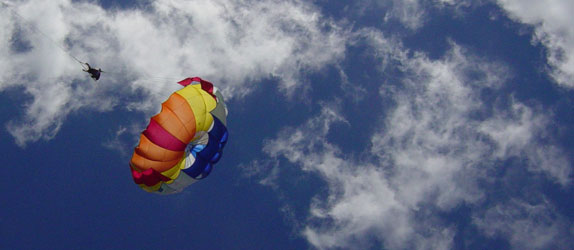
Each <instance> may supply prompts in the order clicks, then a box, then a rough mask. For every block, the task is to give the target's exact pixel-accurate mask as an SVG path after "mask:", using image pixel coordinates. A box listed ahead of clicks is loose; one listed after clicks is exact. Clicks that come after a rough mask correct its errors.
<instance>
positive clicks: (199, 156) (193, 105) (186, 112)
mask: <svg viewBox="0 0 574 250" xmlns="http://www.w3.org/2000/svg"><path fill="white" fill-rule="evenodd" d="M178 83H179V84H181V85H183V86H184V88H182V89H180V90H178V91H176V92H174V93H173V94H172V95H171V96H170V97H169V98H168V99H167V100H166V101H165V102H164V103H162V109H161V112H160V113H159V114H157V115H155V116H153V117H152V118H151V119H150V122H149V125H148V126H147V128H146V130H144V131H143V132H142V134H141V136H140V143H139V145H138V146H137V147H136V148H135V150H134V154H133V156H132V159H131V161H130V167H131V171H132V176H133V178H134V181H135V183H137V184H138V185H139V186H140V187H141V188H143V189H144V190H146V191H148V192H154V193H159V194H171V193H177V192H180V191H182V190H183V189H184V188H185V187H187V186H189V185H190V184H192V183H194V182H195V181H196V180H199V179H203V178H205V177H207V176H208V175H209V173H210V172H211V170H212V169H213V165H214V164H215V163H217V161H219V159H220V157H221V154H222V149H223V147H224V146H225V143H226V142H227V136H228V133H227V128H226V126H227V120H226V117H227V107H226V106H225V102H224V101H223V96H222V95H221V93H220V91H219V90H218V89H217V88H216V87H214V86H213V84H211V83H210V82H208V81H205V80H202V79H201V78H199V77H194V78H187V79H185V80H182V81H180V82H178Z"/></svg>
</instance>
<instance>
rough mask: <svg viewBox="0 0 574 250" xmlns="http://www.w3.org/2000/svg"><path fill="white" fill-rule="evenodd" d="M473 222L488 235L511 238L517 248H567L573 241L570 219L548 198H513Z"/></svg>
mask: <svg viewBox="0 0 574 250" xmlns="http://www.w3.org/2000/svg"><path fill="white" fill-rule="evenodd" d="M473 221H474V223H475V224H476V225H478V227H479V228H480V229H481V230H483V231H484V232H485V234H486V235H488V236H490V237H496V236H498V237H500V236H502V237H504V238H507V239H509V242H510V244H511V245H512V247H513V248H514V249H568V248H570V247H571V246H572V244H573V242H572V236H574V234H572V232H569V228H568V227H569V226H568V224H569V223H568V222H567V221H568V220H567V219H566V218H564V217H563V216H562V215H560V214H559V213H557V212H556V210H555V209H554V208H553V206H552V204H549V203H548V202H546V201H540V202H536V203H535V204H530V203H528V202H524V201H520V200H515V199H512V200H509V201H506V202H502V203H501V204H497V205H495V206H493V207H491V208H489V209H488V210H486V211H485V212H484V213H483V214H481V215H480V216H475V217H474V218H473Z"/></svg>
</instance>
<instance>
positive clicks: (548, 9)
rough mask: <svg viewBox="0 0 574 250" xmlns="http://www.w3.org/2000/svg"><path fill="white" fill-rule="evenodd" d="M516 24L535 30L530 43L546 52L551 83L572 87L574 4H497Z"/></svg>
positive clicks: (531, 0)
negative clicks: (532, 40) (544, 48)
mask: <svg viewBox="0 0 574 250" xmlns="http://www.w3.org/2000/svg"><path fill="white" fill-rule="evenodd" d="M498 3H499V5H500V6H501V8H503V9H505V10H506V11H507V12H508V14H509V16H510V17H511V18H513V19H515V20H516V21H518V22H522V23H526V24H529V25H533V26H534V27H535V37H534V39H535V40H536V41H538V42H541V43H542V44H544V46H546V47H547V48H548V52H547V57H548V62H549V63H550V65H551V67H552V69H551V71H550V74H551V76H552V77H553V78H554V80H555V81H556V82H557V83H559V84H561V85H563V86H566V87H570V88H573V87H574V26H572V23H574V16H573V15H572V13H573V12H574V2H573V1H571V0H498Z"/></svg>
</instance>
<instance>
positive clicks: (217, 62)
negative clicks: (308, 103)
mask: <svg viewBox="0 0 574 250" xmlns="http://www.w3.org/2000/svg"><path fill="white" fill-rule="evenodd" d="M10 8H11V9H7V8H2V16H1V18H0V27H2V31H1V32H2V33H0V34H1V35H2V36H1V37H0V45H2V46H1V49H0V50H2V54H1V56H0V65H1V66H2V69H3V70H2V71H1V72H0V91H3V90H6V89H7V88H8V87H9V86H22V87H23V88H24V89H25V90H24V91H25V92H26V93H28V94H30V97H31V98H32V99H31V100H29V101H27V106H26V108H27V111H26V114H25V115H24V117H22V118H21V120H18V121H12V122H11V123H10V125H9V126H8V127H9V131H10V132H11V133H12V135H13V136H14V137H15V138H16V141H17V142H18V144H20V145H25V144H26V143H28V142H33V141H36V140H39V139H41V138H43V139H49V138H51V137H53V136H54V135H55V134H56V133H57V132H58V128H59V127H60V125H61V124H62V123H63V122H64V121H65V118H66V117H67V116H68V115H70V114H71V113H73V112H76V111H78V110H80V109H83V110H98V111H105V110H110V109H111V108H114V107H121V106H125V107H127V108H130V109H139V110H143V111H145V112H148V113H152V112H155V111H157V109H159V102H161V101H163V100H164V99H165V98H166V97H167V96H168V95H169V93H170V92H172V91H173V90H175V89H177V88H178V86H177V85H176V84H175V83H174V82H175V81H177V80H180V79H181V78H183V77H187V76H190V75H199V76H201V77H203V78H205V79H208V80H211V81H212V82H214V83H216V84H218V86H219V87H220V88H222V89H223V90H224V92H225V93H226V96H227V97H228V98H232V97H242V96H244V95H245V94H247V93H249V92H250V91H251V89H252V88H254V87H256V86H255V82H257V81H260V80H262V79H266V78H269V77H276V78H278V79H280V80H281V85H280V88H281V89H283V90H284V92H285V93H286V94H290V93H292V92H293V91H295V90H296V89H297V88H299V87H301V86H302V84H303V82H302V81H301V80H300V76H302V74H305V73H306V72H309V71H317V70H320V69H322V68H323V67H324V66H325V65H328V64H332V63H335V62H337V60H339V59H341V58H342V57H343V56H344V52H345V36H346V35H345V31H343V30H342V29H341V28H339V27H338V26H337V25H336V24H334V23H333V22H332V21H330V20H326V19H324V18H322V16H321V14H320V13H319V12H318V10H316V9H315V7H313V6H312V5H311V4H307V3H304V2H302V1H298V0H293V1H277V0H265V1H232V0H217V1H184V0H169V1H168V0H158V1H152V2H151V5H150V6H149V8H146V9H127V10H104V9H102V8H101V7H99V6H97V5H95V4H93V3H88V2H72V1H70V0H57V1H40V0H28V1H20V2H17V3H14V4H13V5H12V7H10ZM9 10H15V11H16V12H15V13H16V14H10V13H11V12H10V11H9ZM18 31H20V32H18ZM21 44H28V45H30V49H29V50H24V51H17V50H15V49H8V48H14V46H19V45H21ZM64 48H65V50H64ZM64 51H65V52H64ZM68 54H69V55H68ZM71 56H73V57H76V58H78V59H80V60H82V61H87V62H89V63H90V64H92V65H93V66H96V67H101V68H102V69H103V70H104V71H106V73H104V74H103V76H102V79H101V80H100V81H99V82H98V84H97V87H94V86H92V85H96V84H94V83H93V82H90V81H89V80H88V78H87V75H85V73H83V72H82V71H81V70H80V69H81V67H80V65H79V64H77V63H76V62H75V61H74V60H73V59H72V57H71ZM40 93H41V94H40ZM118 96H124V97H128V98H124V99H130V98H129V97H133V96H138V98H131V99H140V101H133V102H128V103H125V102H126V101H125V100H122V101H123V102H122V103H119V98H118ZM46 100H49V101H46ZM119 105H121V106H119ZM40 114H41V115H40Z"/></svg>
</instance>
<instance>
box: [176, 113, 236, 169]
mask: <svg viewBox="0 0 574 250" xmlns="http://www.w3.org/2000/svg"><path fill="white" fill-rule="evenodd" d="M207 134H208V135H209V139H208V142H207V144H206V145H195V146H194V147H193V148H192V150H190V153H191V154H193V155H194V156H195V162H194V163H193V164H192V165H191V166H190V167H189V168H186V169H183V170H182V171H183V172H184V173H186V174H187V175H189V176H190V177H192V178H194V179H203V178H205V177H207V176H208V175H209V173H211V170H212V169H213V164H215V163H217V162H218V161H219V159H220V158H221V155H222V153H223V151H222V150H223V147H225V143H227V137H228V134H229V133H228V132H227V128H226V127H225V125H223V123H221V121H220V120H219V119H218V118H217V117H215V116H213V128H212V129H211V130H210V131H209V132H208V133H207Z"/></svg>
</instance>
